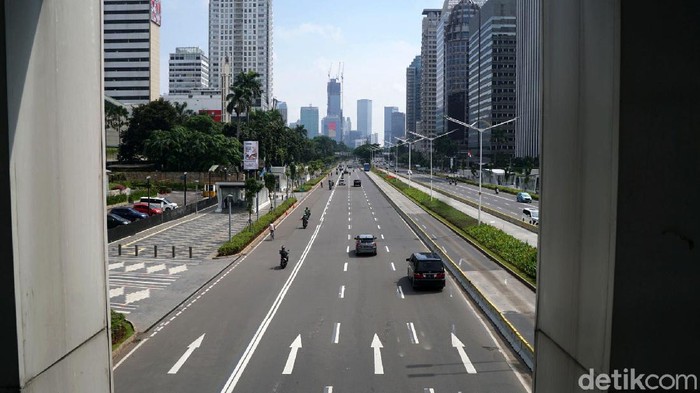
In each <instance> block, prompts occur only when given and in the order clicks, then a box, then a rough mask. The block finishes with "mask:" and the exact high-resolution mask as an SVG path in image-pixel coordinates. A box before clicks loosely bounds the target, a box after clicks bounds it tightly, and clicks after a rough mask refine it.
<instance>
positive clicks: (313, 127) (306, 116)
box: [299, 105, 319, 138]
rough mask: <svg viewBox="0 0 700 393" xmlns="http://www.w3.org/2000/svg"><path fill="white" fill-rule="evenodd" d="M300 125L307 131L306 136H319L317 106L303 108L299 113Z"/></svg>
mask: <svg viewBox="0 0 700 393" xmlns="http://www.w3.org/2000/svg"><path fill="white" fill-rule="evenodd" d="M299 124H301V125H303V126H304V128H305V129H306V131H307V132H306V136H307V137H309V138H314V137H317V136H319V133H318V107H317V106H311V105H309V106H302V107H301V110H300V113H299Z"/></svg>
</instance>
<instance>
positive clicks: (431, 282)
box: [406, 252, 445, 290]
mask: <svg viewBox="0 0 700 393" xmlns="http://www.w3.org/2000/svg"><path fill="white" fill-rule="evenodd" d="M406 261H407V262H408V269H407V272H406V275H407V276H408V280H409V281H410V282H411V286H412V287H413V288H414V289H416V288H418V287H434V288H438V289H440V290H442V288H444V287H445V264H444V263H443V262H442V258H440V256H439V255H438V254H436V253H433V252H414V253H413V254H411V256H410V257H408V258H406Z"/></svg>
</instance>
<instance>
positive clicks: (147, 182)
mask: <svg viewBox="0 0 700 393" xmlns="http://www.w3.org/2000/svg"><path fill="white" fill-rule="evenodd" d="M146 188H147V190H148V191H146V192H147V193H148V195H147V197H149V198H150V197H151V177H150V176H146ZM149 206H150V202H149Z"/></svg>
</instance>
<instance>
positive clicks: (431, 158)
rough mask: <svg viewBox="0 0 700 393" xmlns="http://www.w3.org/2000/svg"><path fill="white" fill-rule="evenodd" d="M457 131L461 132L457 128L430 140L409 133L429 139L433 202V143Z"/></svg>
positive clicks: (431, 198) (431, 197) (431, 196)
mask: <svg viewBox="0 0 700 393" xmlns="http://www.w3.org/2000/svg"><path fill="white" fill-rule="evenodd" d="M455 131H459V130H458V129H457V128H455V129H454V130H450V131H447V132H446V133H444V134H440V135H436V136H434V137H432V138H428V137H427V136H425V135H421V134H417V133H415V132H413V131H409V132H410V133H411V134H413V135H418V136H420V137H421V138H424V139H427V140H429V141H430V200H431V201H432V200H433V141H434V140H435V139H438V138H442V137H443V136H445V135H448V134H451V133H453V132H455Z"/></svg>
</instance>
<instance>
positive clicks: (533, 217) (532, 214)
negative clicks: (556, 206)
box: [522, 208, 540, 225]
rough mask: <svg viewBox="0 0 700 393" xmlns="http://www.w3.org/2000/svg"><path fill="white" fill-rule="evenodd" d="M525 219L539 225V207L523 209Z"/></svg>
mask: <svg viewBox="0 0 700 393" xmlns="http://www.w3.org/2000/svg"><path fill="white" fill-rule="evenodd" d="M522 219H523V221H525V222H527V223H530V224H532V225H537V224H539V223H540V211H539V209H529V208H528V209H523V216H522Z"/></svg>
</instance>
